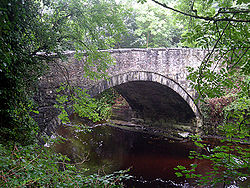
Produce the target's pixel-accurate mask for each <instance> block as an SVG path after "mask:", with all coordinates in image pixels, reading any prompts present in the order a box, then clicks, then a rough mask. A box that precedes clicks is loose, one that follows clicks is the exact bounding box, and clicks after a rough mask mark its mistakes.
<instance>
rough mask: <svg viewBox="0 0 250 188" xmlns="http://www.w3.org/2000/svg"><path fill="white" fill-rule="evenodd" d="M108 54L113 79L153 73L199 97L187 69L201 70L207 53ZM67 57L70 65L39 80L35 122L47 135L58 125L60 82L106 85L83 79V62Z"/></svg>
mask: <svg viewBox="0 0 250 188" xmlns="http://www.w3.org/2000/svg"><path fill="white" fill-rule="evenodd" d="M108 51H109V52H110V53H111V55H112V57H113V58H114V59H115V63H116V65H114V66H110V67H109V69H108V70H107V72H108V74H109V76H110V77H113V76H117V75H121V74H125V73H130V72H136V71H140V72H152V73H156V74H158V75H162V76H164V77H166V78H168V79H170V80H172V81H173V82H175V83H177V84H178V85H179V86H180V87H181V88H182V89H183V90H184V91H185V92H186V93H187V94H188V95H189V96H190V97H191V98H195V97H197V96H196V92H195V91H194V90H193V89H191V88H190V87H189V83H188V81H187V79H186V78H187V75H188V72H187V69H186V67H187V66H191V67H198V66H199V65H200V63H201V61H202V59H203V58H204V57H205V55H206V52H205V51H203V50H200V49H190V48H178V49H166V48H162V49H161V48H159V49H157V48H156V49H114V50H108ZM67 56H68V62H57V63H53V64H51V65H50V72H49V73H48V74H47V75H46V76H45V77H43V78H41V80H40V86H39V93H38V95H37V96H36V100H37V102H38V104H39V106H40V108H39V109H40V111H41V112H40V114H39V115H38V116H37V117H36V119H37V120H38V121H39V124H40V127H42V128H43V129H44V130H45V131H48V132H51V131H53V128H51V126H48V125H49V124H50V123H51V122H53V121H56V120H55V118H54V116H55V114H57V113H58V112H57V110H55V109H54V108H53V105H54V104H55V96H56V92H55V89H56V88H58V87H59V86H60V83H61V82H65V80H66V79H65V78H67V80H68V81H69V82H70V83H71V84H73V85H77V86H80V87H82V88H92V87H93V86H94V85H97V84H98V83H99V84H102V83H103V82H101V81H90V80H88V79H87V78H85V77H84V76H83V75H84V70H83V65H84V60H82V61H77V60H76V59H75V58H74V52H67ZM101 91H102V90H100V91H99V92H101ZM97 92H98V91H97ZM50 116H53V117H50ZM41 124H42V125H41ZM50 129H51V130H50Z"/></svg>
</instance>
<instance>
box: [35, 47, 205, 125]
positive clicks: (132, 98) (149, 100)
mask: <svg viewBox="0 0 250 188" xmlns="http://www.w3.org/2000/svg"><path fill="white" fill-rule="evenodd" d="M108 52H110V53H111V55H112V57H113V58H114V60H115V65H112V66H110V67H109V68H108V70H107V71H108V73H109V76H110V78H109V79H107V80H101V81H90V80H88V79H86V78H85V77H83V75H84V70H83V64H84V61H77V60H76V59H75V58H74V53H73V52H72V53H68V57H69V62H60V63H59V64H60V66H58V65H56V64H54V65H53V66H51V72H50V73H49V74H48V75H47V76H46V77H45V78H43V79H42V80H41V82H40V93H39V97H38V98H37V99H38V102H39V101H40V104H44V102H41V101H44V100H45V101H46V100H47V101H50V104H46V105H43V107H44V110H41V111H44V112H45V111H46V109H47V108H49V106H51V105H53V101H54V100H53V96H54V92H55V88H57V87H58V84H59V83H60V82H63V81H65V80H64V76H65V74H66V75H67V77H68V80H69V81H70V82H71V84H74V85H77V86H79V87H83V88H88V89H89V94H90V95H91V96H96V95H97V94H99V93H101V92H103V91H104V90H106V89H108V88H115V89H116V90H117V91H118V92H119V93H120V94H121V95H122V96H123V97H124V98H125V99H126V100H127V102H128V103H129V104H130V106H131V108H132V109H133V110H134V111H135V112H136V114H137V116H138V117H139V118H142V119H144V120H147V119H148V120H152V121H159V120H160V121H162V122H169V121H170V122H175V123H182V124H190V123H191V122H192V124H194V122H195V124H196V125H197V120H199V119H200V112H199V107H198V106H197V105H196V104H195V103H194V99H195V98H197V93H196V92H195V91H194V90H193V89H192V88H191V87H190V86H189V82H188V80H187V75H188V72H187V69H186V67H187V66H191V67H197V66H199V65H200V63H201V61H202V59H203V58H204V57H205V55H206V52H205V51H203V50H200V49H190V48H182V49H181V48H178V49H165V48H164V49H114V50H109V51H108ZM62 67H64V68H65V70H66V69H67V71H60V69H62ZM41 114H43V113H41ZM45 116H47V115H45ZM45 118H46V117H45ZM194 120H195V121H194Z"/></svg>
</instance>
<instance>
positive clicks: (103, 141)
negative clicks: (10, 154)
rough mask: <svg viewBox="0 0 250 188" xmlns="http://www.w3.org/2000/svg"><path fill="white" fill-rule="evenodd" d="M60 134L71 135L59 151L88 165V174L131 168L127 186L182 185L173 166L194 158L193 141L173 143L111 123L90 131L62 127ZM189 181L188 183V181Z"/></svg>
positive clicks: (75, 160)
mask: <svg viewBox="0 0 250 188" xmlns="http://www.w3.org/2000/svg"><path fill="white" fill-rule="evenodd" d="M57 132H58V134H60V135H62V136H64V137H65V138H68V140H67V141H66V142H64V143H63V144H57V145H56V146H55V148H56V150H57V152H60V153H62V154H65V155H67V156H68V157H69V158H71V159H72V162H74V163H79V162H81V161H83V160H85V159H86V156H87V158H88V160H87V161H85V162H84V163H82V164H81V165H80V167H81V168H88V169H89V170H88V173H89V174H91V173H97V172H98V171H99V172H100V169H101V171H103V172H105V173H112V172H114V171H116V170H120V169H127V168H131V170H130V174H131V175H133V176H134V177H135V178H133V179H131V180H130V181H129V182H126V184H127V187H133V186H135V187H147V186H148V187H171V186H172V187H180V186H181V187H182V186H183V185H184V184H186V185H188V184H187V180H185V179H183V178H177V177H176V175H175V174H174V173H175V171H174V170H173V168H174V167H176V166H177V165H183V166H186V167H188V166H189V165H190V164H191V163H193V162H194V161H193V160H191V159H189V158H188V154H189V151H190V150H191V149H195V148H194V147H193V146H192V145H191V144H190V143H178V142H171V141H169V140H164V139H159V138H158V137H156V136H150V135H147V134H145V133H138V132H131V131H125V130H122V129H119V128H115V127H110V126H106V125H103V126H97V127H94V128H92V131H91V132H90V133H83V132H79V131H74V129H72V128H71V127H60V128H59V129H58V131H57ZM185 182H186V183H185Z"/></svg>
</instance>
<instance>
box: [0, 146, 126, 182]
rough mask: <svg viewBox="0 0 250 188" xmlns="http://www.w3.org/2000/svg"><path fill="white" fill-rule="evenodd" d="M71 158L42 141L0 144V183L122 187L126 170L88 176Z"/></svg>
mask: <svg viewBox="0 0 250 188" xmlns="http://www.w3.org/2000/svg"><path fill="white" fill-rule="evenodd" d="M85 172H86V169H77V167H76V165H75V164H71V163H70V159H69V158H67V157H66V156H63V155H61V154H56V153H55V152H54V151H53V150H52V149H51V148H46V147H44V146H39V145H36V144H35V145H29V146H20V145H14V146H9V147H6V146H3V145H1V144H0V174H1V176H0V177H1V178H0V187H26V186H35V187H122V183H121V180H122V179H127V178H130V176H129V175H127V174H125V172H126V171H119V172H114V173H113V174H109V175H104V176H102V175H99V174H93V175H89V176H86V175H85Z"/></svg>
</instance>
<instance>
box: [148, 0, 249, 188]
mask: <svg viewBox="0 0 250 188" xmlns="http://www.w3.org/2000/svg"><path fill="white" fill-rule="evenodd" d="M152 1H153V2H155V3H156V4H158V5H159V6H161V7H164V8H166V9H168V10H172V11H173V12H174V13H175V14H176V19H177V20H179V22H180V23H182V24H184V25H185V27H186V32H184V34H183V35H182V39H183V40H182V42H183V45H185V46H188V47H199V48H203V49H204V50H207V55H206V57H205V58H204V59H203V60H202V62H201V65H200V66H199V68H198V69H193V68H189V71H190V75H189V79H190V81H191V85H192V86H193V88H194V89H196V91H197V92H198V93H199V98H198V100H200V101H201V102H202V103H203V105H204V106H206V109H207V110H206V111H204V110H203V117H204V121H205V123H206V125H208V126H213V125H214V123H215V121H217V125H216V126H213V127H212V129H213V134H216V135H219V136H223V138H224V139H221V141H222V142H223V144H222V145H220V146H216V147H214V148H209V146H208V145H206V144H202V142H201V141H202V140H200V139H199V140H198V142H197V141H196V144H197V145H198V146H201V147H202V148H203V149H204V150H205V151H207V153H206V154H196V155H195V157H198V158H199V159H209V160H211V162H212V164H213V165H212V167H213V171H211V172H210V174H209V175H207V176H201V175H198V176H197V175H195V173H193V170H191V171H187V170H186V169H184V171H183V169H182V167H181V168H180V170H182V172H184V174H185V175H186V176H187V177H201V179H200V183H202V184H208V185H211V186H217V185H218V183H222V184H223V185H224V187H225V186H226V185H228V184H230V183H232V182H233V181H234V180H237V178H239V177H247V174H244V170H243V169H244V168H248V169H249V149H246V148H245V147H244V146H243V145H242V144H239V143H240V142H246V141H247V138H249V115H250V114H249V108H250V100H249V78H250V77H249V70H250V67H249V62H248V60H249V38H248V36H249V22H250V19H249V12H250V10H249V3H248V2H247V1H244V0H238V1H232V0H226V1H221V0H208V1H200V0H196V1H190V0H180V1H178V3H177V4H176V6H175V7H171V6H169V5H168V4H166V3H164V2H162V1H158V0H152ZM205 117H208V118H205ZM211 117H212V118H217V119H211ZM206 120H209V122H207V121H206ZM218 120H219V123H218ZM205 128H206V130H208V127H205ZM210 133H211V132H210ZM208 134H209V132H208ZM191 157H192V158H193V157H194V156H191ZM195 167H196V165H195ZM178 175H180V174H178Z"/></svg>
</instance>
